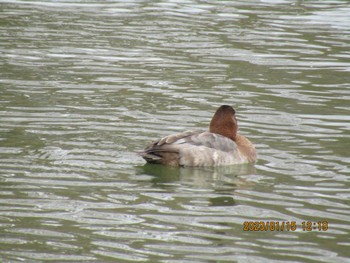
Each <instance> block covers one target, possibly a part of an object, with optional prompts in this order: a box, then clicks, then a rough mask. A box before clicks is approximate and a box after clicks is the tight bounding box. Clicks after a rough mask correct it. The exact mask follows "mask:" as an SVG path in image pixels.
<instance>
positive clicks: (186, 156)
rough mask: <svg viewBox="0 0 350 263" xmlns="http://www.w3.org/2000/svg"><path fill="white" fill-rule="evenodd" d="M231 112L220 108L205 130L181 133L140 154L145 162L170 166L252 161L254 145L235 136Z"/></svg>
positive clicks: (254, 154) (234, 117)
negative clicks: (207, 129)
mask: <svg viewBox="0 0 350 263" xmlns="http://www.w3.org/2000/svg"><path fill="white" fill-rule="evenodd" d="M235 113H236V112H235V110H234V109H233V108H232V107H231V106H227V105H222V106H220V107H219V108H218V109H217V110H216V112H215V114H214V116H213V118H212V120H211V122H210V126H209V131H200V130H197V131H185V132H181V133H177V134H173V135H169V136H166V137H164V138H162V139H160V140H158V141H155V142H153V143H151V144H150V145H149V146H147V147H146V148H145V149H144V150H143V151H142V152H141V153H140V155H141V156H142V157H143V158H144V159H145V160H146V161H147V162H148V163H156V164H164V165H170V166H220V165H232V164H243V163H254V162H256V151H255V147H254V145H253V144H252V143H251V142H250V141H249V140H248V139H247V138H246V137H244V136H243V135H240V134H238V133H237V130H238V125H237V119H236V116H235Z"/></svg>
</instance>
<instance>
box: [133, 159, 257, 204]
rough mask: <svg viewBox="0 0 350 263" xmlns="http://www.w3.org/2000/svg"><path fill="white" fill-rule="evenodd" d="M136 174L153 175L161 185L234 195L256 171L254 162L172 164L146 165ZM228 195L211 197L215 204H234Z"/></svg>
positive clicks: (140, 167) (156, 182) (157, 184)
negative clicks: (203, 164)
mask: <svg viewBox="0 0 350 263" xmlns="http://www.w3.org/2000/svg"><path fill="white" fill-rule="evenodd" d="M137 174H139V175H141V174H146V175H151V176H152V179H151V181H152V183H153V184H154V185H156V186H157V187H161V188H169V187H170V188H173V187H177V186H179V184H180V185H181V186H182V187H190V188H193V189H208V188H209V189H213V190H215V192H217V193H218V194H223V195H225V194H227V193H230V194H232V193H233V191H234V190H235V189H242V188H249V187H251V186H252V185H253V182H251V181H247V180H246V179H245V178H246V175H253V174H255V167H254V165H251V164H245V165H232V166H220V167H170V166H164V165H157V164H145V165H144V166H139V167H137ZM229 199H230V198H228V197H227V195H225V196H218V197H215V198H211V200H210V202H211V204H212V205H214V206H215V205H234V200H233V198H232V199H230V200H229Z"/></svg>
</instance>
